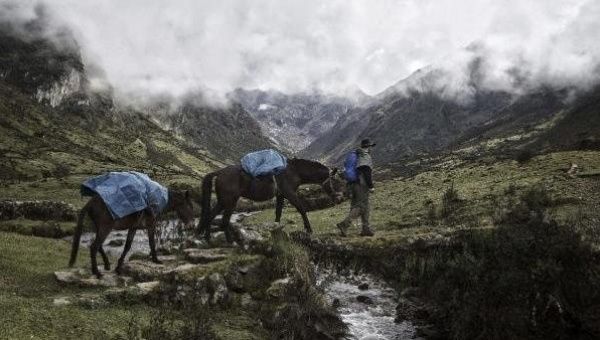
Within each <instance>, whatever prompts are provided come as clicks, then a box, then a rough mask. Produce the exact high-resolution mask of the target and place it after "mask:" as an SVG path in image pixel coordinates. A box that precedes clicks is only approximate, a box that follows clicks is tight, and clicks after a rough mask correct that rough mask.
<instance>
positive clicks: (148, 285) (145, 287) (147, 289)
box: [135, 281, 160, 295]
mask: <svg viewBox="0 0 600 340" xmlns="http://www.w3.org/2000/svg"><path fill="white" fill-rule="evenodd" d="M135 286H136V287H137V288H138V289H140V291H142V293H144V294H145V295H149V294H152V293H154V292H156V291H158V290H159V288H160V281H149V282H140V283H138V284H136V285H135Z"/></svg>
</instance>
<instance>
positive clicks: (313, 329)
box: [271, 279, 348, 340]
mask: <svg viewBox="0 0 600 340" xmlns="http://www.w3.org/2000/svg"><path fill="white" fill-rule="evenodd" d="M285 294H286V296H287V298H286V303H285V304H283V305H282V306H281V307H280V308H279V309H278V310H277V312H276V313H275V317H274V320H273V324H272V325H271V327H272V328H273V331H274V333H275V334H274V335H275V336H276V339H282V340H295V339H314V340H320V339H323V340H326V339H345V338H347V335H348V326H347V325H346V324H345V323H344V322H343V321H342V320H341V319H340V317H339V316H338V315H337V313H336V311H335V309H334V308H333V307H331V306H329V304H328V303H327V301H326V300H325V298H324V297H323V292H321V291H319V290H318V289H317V288H316V287H315V286H313V285H311V284H309V283H307V282H305V281H303V280H301V279H295V280H293V284H291V285H289V286H288V288H287V289H286V293H285Z"/></svg>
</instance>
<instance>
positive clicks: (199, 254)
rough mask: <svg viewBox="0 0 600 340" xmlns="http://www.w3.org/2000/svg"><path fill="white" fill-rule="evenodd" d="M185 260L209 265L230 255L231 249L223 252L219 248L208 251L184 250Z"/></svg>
mask: <svg viewBox="0 0 600 340" xmlns="http://www.w3.org/2000/svg"><path fill="white" fill-rule="evenodd" d="M183 251H184V253H185V259H186V260H187V261H189V262H191V263H210V262H217V261H223V260H225V259H227V257H228V256H229V254H231V251H232V250H231V249H228V250H225V249H221V248H210V249H196V248H190V249H184V250H183Z"/></svg>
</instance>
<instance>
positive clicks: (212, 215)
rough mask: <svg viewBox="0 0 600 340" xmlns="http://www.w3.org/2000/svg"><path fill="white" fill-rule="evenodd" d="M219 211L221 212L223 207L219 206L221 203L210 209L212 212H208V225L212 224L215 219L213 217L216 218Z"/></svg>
mask: <svg viewBox="0 0 600 340" xmlns="http://www.w3.org/2000/svg"><path fill="white" fill-rule="evenodd" d="M221 211H223V205H221V203H219V202H217V205H215V206H214V207H213V208H212V210H211V211H210V221H209V225H210V223H212V221H213V220H214V219H215V217H217V215H219V214H220V213H221Z"/></svg>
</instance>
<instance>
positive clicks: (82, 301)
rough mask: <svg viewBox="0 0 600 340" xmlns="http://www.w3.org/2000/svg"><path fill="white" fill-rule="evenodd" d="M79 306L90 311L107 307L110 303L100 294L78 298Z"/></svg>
mask: <svg viewBox="0 0 600 340" xmlns="http://www.w3.org/2000/svg"><path fill="white" fill-rule="evenodd" d="M77 304H78V305H80V306H82V307H85V308H88V309H98V308H101V307H105V306H107V305H108V301H107V300H106V299H105V298H104V297H103V296H100V295H99V294H82V295H80V296H78V297H77Z"/></svg>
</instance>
